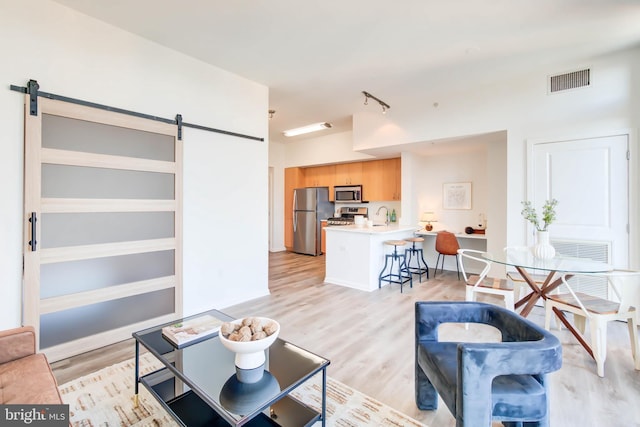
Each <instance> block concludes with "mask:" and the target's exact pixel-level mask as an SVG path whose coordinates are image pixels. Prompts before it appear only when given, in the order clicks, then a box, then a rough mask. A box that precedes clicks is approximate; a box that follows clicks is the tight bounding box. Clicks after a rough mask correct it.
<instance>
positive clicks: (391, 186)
mask: <svg viewBox="0 0 640 427" xmlns="http://www.w3.org/2000/svg"><path fill="white" fill-rule="evenodd" d="M400 165H401V163H400V158H395V159H384V160H371V161H368V162H363V163H362V186H363V188H362V192H363V193H364V199H365V200H368V201H370V202H381V201H391V200H400V199H401V182H400V179H401V173H400Z"/></svg>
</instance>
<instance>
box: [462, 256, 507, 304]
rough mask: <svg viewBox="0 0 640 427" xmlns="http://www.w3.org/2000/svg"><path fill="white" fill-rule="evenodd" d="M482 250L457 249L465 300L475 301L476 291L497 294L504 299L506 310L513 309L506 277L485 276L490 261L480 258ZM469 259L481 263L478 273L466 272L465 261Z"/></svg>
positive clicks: (487, 272) (489, 267)
mask: <svg viewBox="0 0 640 427" xmlns="http://www.w3.org/2000/svg"><path fill="white" fill-rule="evenodd" d="M483 253H486V252H484V251H478V250H475V249H458V255H459V257H458V262H459V264H460V272H461V273H462V277H464V281H465V283H466V285H467V286H466V288H467V289H466V293H465V299H466V300H467V301H475V300H476V294H477V293H485V294H491V295H499V296H501V297H502V298H503V299H504V305H505V307H506V308H507V309H508V310H511V311H515V308H514V298H513V294H514V291H513V285H512V284H510V283H509V282H507V280H506V279H497V278H492V277H487V274H489V269H491V262H490V261H489V260H487V259H485V258H482V257H481V256H482V254H483ZM470 260H473V261H476V262H479V263H480V264H481V265H482V271H481V272H480V274H477V275H476V274H468V273H467V271H468V267H467V268H465V262H469V261H470Z"/></svg>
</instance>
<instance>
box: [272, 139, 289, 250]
mask: <svg viewBox="0 0 640 427" xmlns="http://www.w3.org/2000/svg"><path fill="white" fill-rule="evenodd" d="M269 167H271V168H273V187H272V189H271V190H270V191H272V193H271V198H272V199H271V202H272V205H271V206H272V208H271V218H270V220H271V227H272V230H271V242H270V245H269V251H271V252H278V251H284V250H286V248H285V246H284V169H285V145H284V144H283V143H281V142H275V141H270V142H269Z"/></svg>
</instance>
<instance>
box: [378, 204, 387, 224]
mask: <svg viewBox="0 0 640 427" xmlns="http://www.w3.org/2000/svg"><path fill="white" fill-rule="evenodd" d="M382 208H384V210H385V211H386V215H385V216H384V224H385V225H389V208H388V207H386V206H384V205H382V206H380V207H379V208H378V210H377V211H376V216H377V215H380V210H381V209H382Z"/></svg>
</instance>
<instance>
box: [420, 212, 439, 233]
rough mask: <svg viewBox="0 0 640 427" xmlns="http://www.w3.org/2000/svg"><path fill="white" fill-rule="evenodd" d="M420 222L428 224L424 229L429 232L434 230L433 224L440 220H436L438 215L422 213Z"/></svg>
mask: <svg viewBox="0 0 640 427" xmlns="http://www.w3.org/2000/svg"><path fill="white" fill-rule="evenodd" d="M420 221H422V222H426V223H427V224H426V225H425V226H424V229H425V230H427V231H431V230H433V225H431V223H432V222H438V220H437V219H436V215H435V214H434V213H433V212H422V216H421V217H420Z"/></svg>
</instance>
